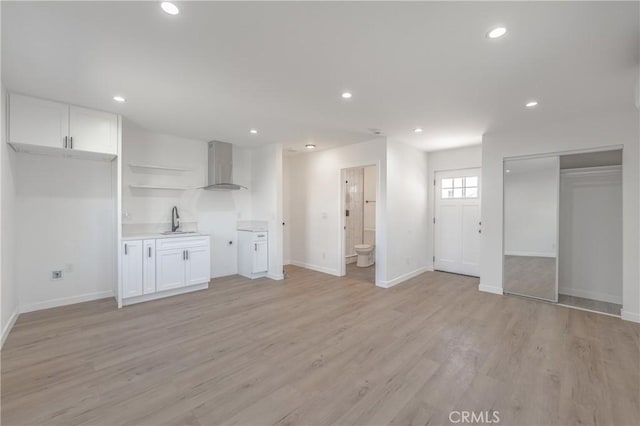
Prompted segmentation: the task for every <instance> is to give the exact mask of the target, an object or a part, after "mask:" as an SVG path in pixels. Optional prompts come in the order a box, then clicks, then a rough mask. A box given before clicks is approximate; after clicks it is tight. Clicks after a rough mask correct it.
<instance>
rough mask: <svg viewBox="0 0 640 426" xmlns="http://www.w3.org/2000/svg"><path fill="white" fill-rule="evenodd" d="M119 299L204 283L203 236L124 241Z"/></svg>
mask: <svg viewBox="0 0 640 426" xmlns="http://www.w3.org/2000/svg"><path fill="white" fill-rule="evenodd" d="M122 244H123V247H122V298H123V299H127V298H135V297H139V296H147V295H152V294H158V293H162V292H165V291H169V290H176V289H180V288H187V287H189V286H194V285H199V284H204V283H208V282H209V280H210V279H211V257H210V250H211V249H210V242H209V237H207V236H198V237H180V238H177V237H173V238H158V239H145V240H128V241H124V242H123V243H122Z"/></svg>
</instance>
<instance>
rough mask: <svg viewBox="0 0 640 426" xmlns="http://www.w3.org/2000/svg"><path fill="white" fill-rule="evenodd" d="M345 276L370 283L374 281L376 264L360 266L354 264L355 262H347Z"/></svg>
mask: <svg viewBox="0 0 640 426" xmlns="http://www.w3.org/2000/svg"><path fill="white" fill-rule="evenodd" d="M347 278H350V279H354V280H358V281H365V282H368V283H370V284H375V283H376V265H371V266H367V267H366V268H362V267H360V266H356V264H355V263H348V264H347Z"/></svg>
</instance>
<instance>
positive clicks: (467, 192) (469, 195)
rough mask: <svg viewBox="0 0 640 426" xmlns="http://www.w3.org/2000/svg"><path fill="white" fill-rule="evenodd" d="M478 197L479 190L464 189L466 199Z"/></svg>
mask: <svg viewBox="0 0 640 426" xmlns="http://www.w3.org/2000/svg"><path fill="white" fill-rule="evenodd" d="M477 197H478V188H465V189H464V198H477Z"/></svg>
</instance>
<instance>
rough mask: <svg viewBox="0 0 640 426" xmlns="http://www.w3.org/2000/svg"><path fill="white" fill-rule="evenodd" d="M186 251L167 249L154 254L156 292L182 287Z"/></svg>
mask: <svg viewBox="0 0 640 426" xmlns="http://www.w3.org/2000/svg"><path fill="white" fill-rule="evenodd" d="M185 253H186V250H183V249H167V250H158V251H157V252H156V291H165V290H171V289H172V288H178V287H183V286H184V275H185V274H184V271H185V263H186V254H185Z"/></svg>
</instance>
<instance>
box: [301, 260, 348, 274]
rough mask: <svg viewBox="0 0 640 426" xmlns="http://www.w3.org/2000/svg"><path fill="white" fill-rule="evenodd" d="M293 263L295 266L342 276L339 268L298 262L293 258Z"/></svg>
mask: <svg viewBox="0 0 640 426" xmlns="http://www.w3.org/2000/svg"><path fill="white" fill-rule="evenodd" d="M291 264H292V265H295V266H299V267H301V268H305V269H311V270H312V271H316V272H322V273H324V274H329V275H335V276H336V277H339V276H340V272H338V271H337V270H335V269H331V268H327V267H324V266H317V265H312V264H310V263H304V262H298V261H297V260H292V261H291Z"/></svg>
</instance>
